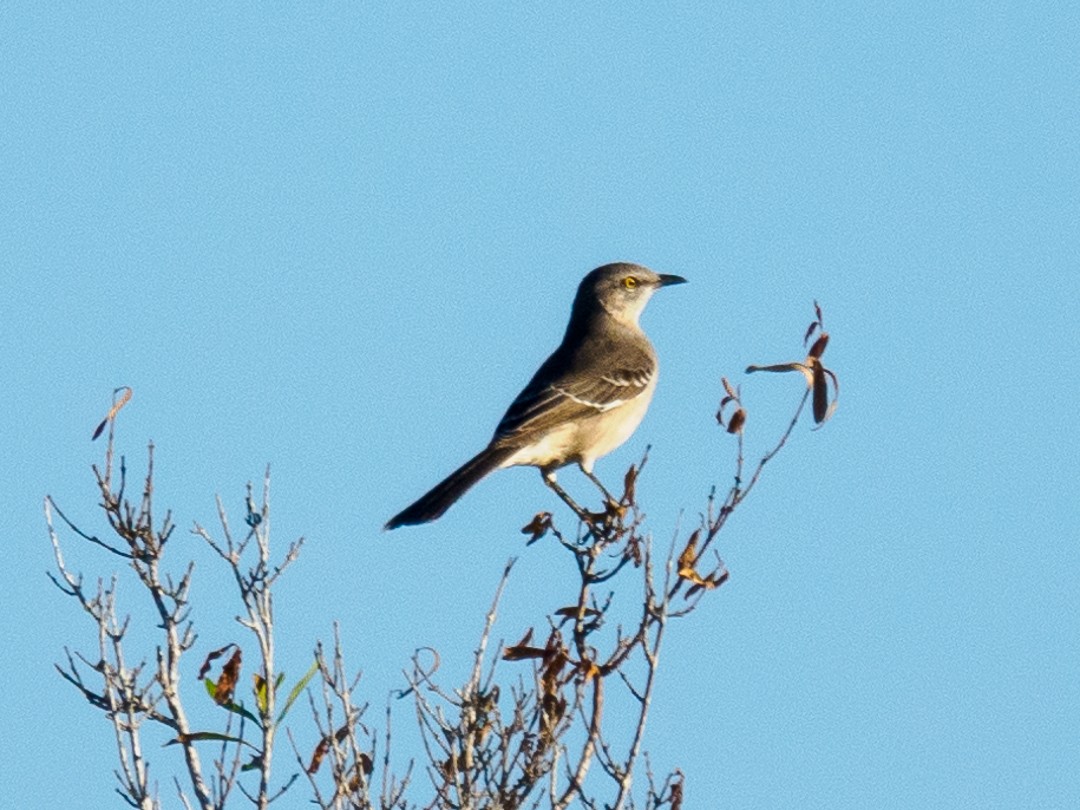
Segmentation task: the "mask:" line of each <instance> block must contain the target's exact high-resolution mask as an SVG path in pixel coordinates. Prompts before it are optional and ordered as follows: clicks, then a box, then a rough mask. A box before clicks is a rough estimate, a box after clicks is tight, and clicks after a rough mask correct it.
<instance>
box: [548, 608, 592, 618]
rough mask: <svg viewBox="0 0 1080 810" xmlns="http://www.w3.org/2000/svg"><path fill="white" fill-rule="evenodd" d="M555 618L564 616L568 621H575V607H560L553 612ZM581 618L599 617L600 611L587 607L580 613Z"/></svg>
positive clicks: (576, 611)
mask: <svg viewBox="0 0 1080 810" xmlns="http://www.w3.org/2000/svg"><path fill="white" fill-rule="evenodd" d="M555 615H556V616H566V617H567V618H570V619H576V618H577V615H578V608H577V605H570V606H568V607H561V608H559V609H558V610H556V611H555ZM581 615H582V616H599V615H600V611H599V610H597V609H596V608H591V607H587V608H584V609H583V610H582V611H581Z"/></svg>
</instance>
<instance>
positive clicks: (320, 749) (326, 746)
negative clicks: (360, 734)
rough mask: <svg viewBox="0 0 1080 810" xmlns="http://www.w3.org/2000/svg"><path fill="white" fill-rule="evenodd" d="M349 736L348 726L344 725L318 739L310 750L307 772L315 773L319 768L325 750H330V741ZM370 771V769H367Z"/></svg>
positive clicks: (340, 739)
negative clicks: (331, 733)
mask: <svg viewBox="0 0 1080 810" xmlns="http://www.w3.org/2000/svg"><path fill="white" fill-rule="evenodd" d="M348 736H349V726H348V725H344V726H342V727H341V728H339V729H338V730H337V731H335V732H334V734H333V736H332V737H331V736H330V735H329V734H328V735H327V736H325V737H323V738H322V739H321V740H319V744H318V745H316V746H315V750H314V751H312V752H311V762H310V763H309V764H308V766H307V772H308V773H315V772H316V771H318V770H319V766H321V765H322V761H323V757H325V756H326V752H327V751H329V750H330V744H331V742H335V741H336V742H341V741H342V740H344V739H345V738H346V737H348ZM369 773H370V771H369Z"/></svg>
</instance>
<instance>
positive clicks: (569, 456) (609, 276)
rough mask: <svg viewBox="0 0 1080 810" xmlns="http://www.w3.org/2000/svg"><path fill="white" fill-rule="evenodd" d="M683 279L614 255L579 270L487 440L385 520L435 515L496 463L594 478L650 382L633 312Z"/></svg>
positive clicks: (636, 418) (638, 415)
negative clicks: (565, 303)
mask: <svg viewBox="0 0 1080 810" xmlns="http://www.w3.org/2000/svg"><path fill="white" fill-rule="evenodd" d="M685 281H686V279H684V278H682V277H681V276H671V275H663V274H659V273H654V272H653V271H652V270H649V269H648V268H647V267H642V266H640V265H637V264H624V263H618V264H606V265H604V266H603V267H598V268H597V269H595V270H593V271H592V272H591V273H589V274H588V275H587V276H585V278H584V279H583V280H582V282H581V284H580V285H579V286H578V291H577V295H576V296H575V297H574V306H573V308H572V309H571V310H570V323H569V324H568V325H567V327H566V334H565V335H564V336H563V339H562V343H560V344H559V348H557V349H556V350H555V351H554V353H552V355H551V357H549V358H548V359H547V360H546V361H544V364H543V365H542V366H540V369H539V370H538V371H537V372H536V374H534V375H533V378H532V379H531V380H530V381H529V384H528V385H526V386H525V389H524V390H523V391H522V392H521V393H520V394H518V396H517V399H515V400H514V401H513V403H512V404H511V405H510V408H509V409H508V410H507V411H506V415H505V416H503V418H502V421H501V422H499V426H498V427H497V428H495V435H494V436H493V437H492V439H491V442H490V443H489V444H488V446H487V447H485V448H484V449H483V450H481V451H480V452H479V453H478V454H477V455H476V456H474V457H473V458H472V459H470V460H469V461H466V462H465V463H464V464H463V465H462V466H461V467H459V468H458V469H457V470H455V471H454V472H452V473H451V474H450V475H449V476H448V477H447V478H446V479H445V480H444V481H443V482H442V483H440V484H436V485H435V488H434V489H432V490H431V491H430V492H428V493H427V494H426V495H424V496H423V497H421V498H420V500H418V501H416V503H414V504H412V505H411V506H408V507H406V508H405V509H404V510H402V511H401V512H400V513H399V514H397V515H395V516H394V517H392V518H390V520H389V521H388V522H387V524H386V527H385V528H387V529H396V528H397V527H398V526H411V525H415V524H417V523H427V522H429V521H432V520H435V519H436V518H438V517H440V516H442V514H443V513H444V512H445V511H446V510H447V509H449V508H450V506H451V505H452V504H453V503H454V501H456V500H457V499H458V498H460V497H461V496H462V495H464V494H465V492H466V490H468V489H469V488H470V487H471V486H473V485H474V484H475V483H476V482H477V481H479V480H480V479H481V478H483V477H484V476H485V475H487V474H488V473H490V472H492V471H493V470H498V469H502V468H503V467H514V466H518V465H528V466H532V467H539V468H540V472H541V473H542V474H543V476H544V480H545V481H546V482H547V483H548V484H549V485H552V486H554V481H555V470H557V469H558V468H559V467H562V466H565V465H567V464H570V463H573V462H576V463H577V465H578V466H579V467H580V468H581V470H582V471H583V472H584V473H585V474H586V475H587V476H589V478H591V479H592V480H593V481H594V482H596V483H597V484H598V485H600V482H599V481H598V480H597V479H596V477H595V476H594V475H593V472H592V469H593V463H594V462H595V461H596V459H598V458H600V457H601V456H603V455H606V454H608V453H610V452H611V451H612V450H614V449H615V448H616V447H618V446H619V445H621V444H622V443H623V442H625V441H626V440H627V439H628V438H630V434H632V433H633V432H634V430H635V429H636V428H637V426H638V424H640V422H641V419H642V417H644V416H645V411H646V409H647V408H648V407H649V400H651V399H652V395H653V389H654V388H656V373H657V363H656V352H655V351H654V350H653V347H652V344H651V343H650V342H649V339H648V338H647V337H646V336H645V333H644V332H643V331H641V326H640V325H639V324H638V318H639V317H640V316H641V311H642V310H643V309H644V308H645V304H647V303H648V301H649V298H651V297H652V294H653V293H654V292H656V291H657V290H658V289H660V288H661V287H665V286H667V285H669V284H682V283H684V282H685ZM600 486H601V488H602V485H600ZM605 491H606V490H605Z"/></svg>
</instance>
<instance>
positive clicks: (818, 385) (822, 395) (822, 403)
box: [811, 359, 829, 425]
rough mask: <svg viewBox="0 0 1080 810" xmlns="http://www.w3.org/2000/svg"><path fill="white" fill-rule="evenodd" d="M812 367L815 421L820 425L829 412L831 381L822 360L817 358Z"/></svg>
mask: <svg viewBox="0 0 1080 810" xmlns="http://www.w3.org/2000/svg"><path fill="white" fill-rule="evenodd" d="M811 368H812V369H813V372H814V383H813V387H814V421H815V422H817V423H818V424H819V425H820V424H821V423H822V422H824V421H825V417H826V416H828V414H829V382H828V379H827V378H826V377H825V367H824V366H823V365H821V361H820V360H817V359H815V360H814V361H813V365H812V366H811Z"/></svg>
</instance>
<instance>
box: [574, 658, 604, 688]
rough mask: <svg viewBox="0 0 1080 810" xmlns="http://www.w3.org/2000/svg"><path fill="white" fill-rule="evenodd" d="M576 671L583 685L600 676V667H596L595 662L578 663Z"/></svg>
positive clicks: (586, 660)
mask: <svg viewBox="0 0 1080 810" xmlns="http://www.w3.org/2000/svg"><path fill="white" fill-rule="evenodd" d="M577 669H578V673H579V674H580V675H581V676H582V678H583V679H584V681H585V683H588V682H589V681H591V680H592V679H593V678H598V677H599V676H600V667H598V666H597V665H596V662H595V661H590V660H588V659H585V660H583V661H581V662H580V663H578V666H577Z"/></svg>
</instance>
